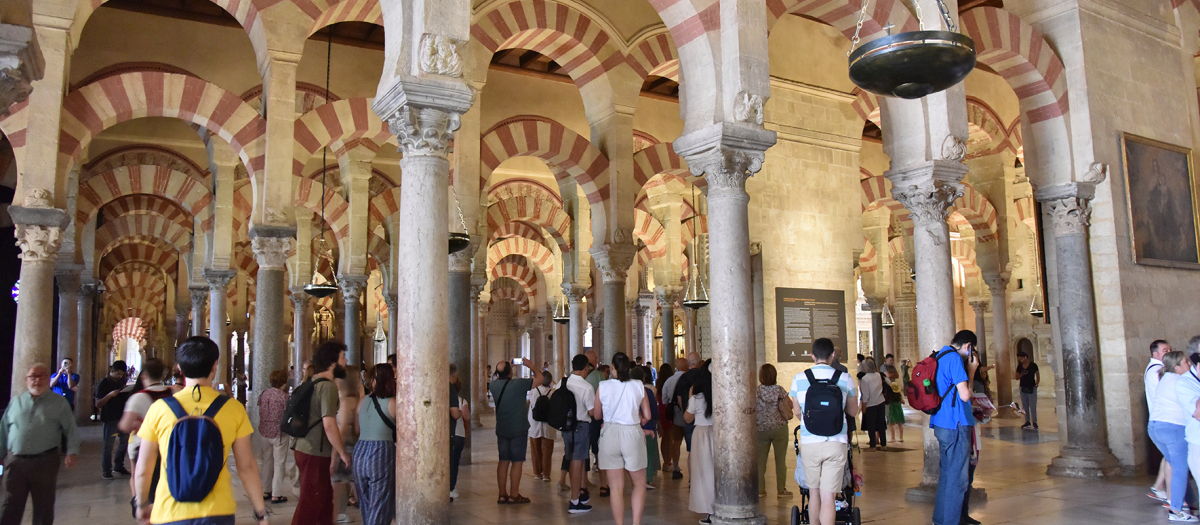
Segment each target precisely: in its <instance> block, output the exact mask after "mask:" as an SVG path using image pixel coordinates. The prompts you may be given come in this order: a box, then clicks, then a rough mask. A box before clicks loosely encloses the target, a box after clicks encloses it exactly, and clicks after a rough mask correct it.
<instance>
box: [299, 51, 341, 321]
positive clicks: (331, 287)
mask: <svg viewBox="0 0 1200 525" xmlns="http://www.w3.org/2000/svg"><path fill="white" fill-rule="evenodd" d="M327 31H329V33H328V37H327V38H326V41H325V45H326V48H325V101H326V102H329V65H330V63H331V62H332V56H331V55H332V53H333V31H332V30H331V29H327ZM328 153H329V147H328V146H325V147H322V148H321V234H320V235H321V247H320V248H319V253H318V257H317V264H316V266H315V267H314V268H313V279H312V282H311V283H308V284H306V285H304V293H306V294H308V295H311V296H313V297H316V298H317V299H320V298H322V297H329V296H330V295H333V294H335V293H337V292H338V287H337V285H335V284H333V283H331V282H329V281H328V280H326V281H325V282H322V283H318V282H317V276H318V275H321V261H322V260H324V259H326V258H328V260H329V265H330V268H331V269H332V268H333V255H332V253H331V252H332V250H328V249H327V248H326V247H325V231H326V224H325V175H326V173H327V171H328V170H326V169H325V166H326V164H325V163H326V162H327V161H328V159H327V157H326V155H327V154H328Z"/></svg>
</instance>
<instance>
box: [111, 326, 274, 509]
mask: <svg viewBox="0 0 1200 525" xmlns="http://www.w3.org/2000/svg"><path fill="white" fill-rule="evenodd" d="M220 354H221V350H220V349H219V348H218V347H217V344H216V343H214V342H212V340H211V339H209V338H207V337H201V336H196V337H191V338H188V339H187V340H186V341H184V342H183V343H182V344H180V345H179V349H178V350H176V353H175V362H176V363H177V364H178V366H179V370H180V371H181V372H183V375H184V377H185V378H186V383H185V386H184V389H183V390H182V391H180V392H179V393H177V394H175V395H174V396H173V397H174V399H176V400H177V401H178V402H179V404H180V405H182V407H183V409H184V410H185V411H186V412H187V413H188V414H203V413H204V412H205V411H206V410H208V407H209V405H211V404H212V403H213V401H214V400H216V399H217V397H219V396H221V395H222V394H220V393H219V392H217V391H216V390H214V389H213V387H212V383H213V378H215V377H216V375H217V366H218V363H217V360H218V358H219V357H220ZM177 420H178V418H177V417H176V416H175V414H174V413H173V412H172V410H171V408H169V407H168V406H167V403H166V402H165V401H163V400H158V401H155V402H154V403H153V404H152V405H150V410H149V411H147V412H146V419H145V420H143V421H142V426H141V428H140V429H139V430H138V437H139V438H141V439H142V445H141V449H140V450H139V452H138V462H137V467H136V470H135V472H134V476H136V482H135V487H136V490H137V517H138V522H139V523H141V524H143V525H145V524H148V523H154V524H160V523H170V524H171V525H198V524H204V525H233V523H234V518H233V516H234V513H235V511H236V510H237V500H236V499H234V497H233V483H232V480H231V479H230V474H229V469H228V468H226V467H225V465H219V466H217V468H220V469H221V474H220V476H219V477H218V478H217V482H216V485H214V486H213V488H212V491H210V492H209V493H208V495H207V496H206V497H205V498H204V499H203V500H201V501H197V502H181V501H177V500H176V499H175V497H174V496H173V495H172V494H171V490H170V488H169V486H168V483H166V482H165V481H164V482H161V483H159V484H158V489H157V490H156V492H155V496H154V501H153V502H151V501H150V500H149V492H150V482H151V477H152V474H153V470H154V463H155V461H157V460H158V457H159V454H160V453H162V454H166V453H167V451H168V450H169V449H170V447H171V434H172V432H173V431H174V429H175V428H176V425H175V423H176V421H177ZM213 420H214V421H215V422H216V425H217V427H218V428H220V430H221V438H222V441H224V445H225V457H229V452H230V451H231V450H232V451H233V460H234V462H236V463H237V473H238V478H239V479H241V481H242V488H243V489H245V492H246V498H248V499H249V500H250V504H251V505H252V506H253V507H254V517H255V520H256V522H257V523H259V524H260V525H261V524H266V523H267V509H266V506H265V505H264V503H263V492H262V481H261V480H260V479H259V477H258V463H257V462H256V461H255V460H254V451H253V450H252V448H251V446H250V435H251V434H253V433H254V428H253V427H251V426H250V418H249V417H247V416H246V409H245V408H242V405H241V403H232V402H231V403H226V404H225V405H224V406H223V407H221V410H220V411H219V412H217V413H216V415H215V416H214V417H213ZM169 469H170V466H169V464H168V461H166V460H164V461H163V462H162V467H161V470H160V473H159V474H160V477H161V478H163V479H164V480H166V479H167V477H168V472H169Z"/></svg>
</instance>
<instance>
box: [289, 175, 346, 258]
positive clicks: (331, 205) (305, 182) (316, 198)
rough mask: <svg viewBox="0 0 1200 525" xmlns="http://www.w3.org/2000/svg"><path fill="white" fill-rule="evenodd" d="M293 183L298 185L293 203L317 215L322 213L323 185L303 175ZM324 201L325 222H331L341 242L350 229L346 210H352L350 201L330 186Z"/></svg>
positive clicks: (335, 234)
mask: <svg viewBox="0 0 1200 525" xmlns="http://www.w3.org/2000/svg"><path fill="white" fill-rule="evenodd" d="M293 184H295V186H296V199H295V201H294V202H293V204H294V205H295V206H299V207H301V208H304V209H306V210H308V211H311V212H312V213H313V214H315V215H320V214H321V201H322V196H321V185H320V184H319V183H315V182H313V181H312V180H310V179H307V178H303V177H299V178H296V179H294V180H293ZM324 202H325V222H326V223H327V224H329V227H330V229H331V230H333V236H334V238H336V239H337V240H338V242H339V243H340V242H341V241H342V238H344V237H345V236H346V235H348V234H349V231H350V218H349V217H348V216H347V215H346V212H348V211H349V210H350V203H348V202H346V199H344V198H342V196H341V195H339V194H338V193H337V192H335V191H333V190H332V189H329V187H328V186H326V187H325V193H324Z"/></svg>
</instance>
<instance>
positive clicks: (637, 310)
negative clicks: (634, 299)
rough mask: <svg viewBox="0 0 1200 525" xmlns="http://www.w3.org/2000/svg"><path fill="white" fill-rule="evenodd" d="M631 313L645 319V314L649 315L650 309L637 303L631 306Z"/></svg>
mask: <svg viewBox="0 0 1200 525" xmlns="http://www.w3.org/2000/svg"><path fill="white" fill-rule="evenodd" d="M633 313H634V314H635V315H637V316H638V317H639V318H641V317H645V316H646V314H647V313H650V307H649V306H646V305H644V304H641V302H638V303H637V304H635V305H634V306H633Z"/></svg>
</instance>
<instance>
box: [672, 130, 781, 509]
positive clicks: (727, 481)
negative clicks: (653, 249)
mask: <svg viewBox="0 0 1200 525" xmlns="http://www.w3.org/2000/svg"><path fill="white" fill-rule="evenodd" d="M774 141H775V134H774V133H772V132H769V131H765V130H762V129H760V128H755V127H753V126H752V125H747V126H738V125H733V124H728V123H727V124H724V125H722V126H713V127H709V128H704V129H702V130H699V131H696V132H692V133H689V134H687V135H684V136H682V137H680V138H679V139H677V140H676V141H675V144H674V146H675V150H676V152H678V153H679V154H680V155H681V156H683V157H684V158H685V159H686V160H687V163H688V167H689V169H691V171H692V172H693V173H695V174H700V173H703V174H704V176H705V180H707V181H708V192H707V196H708V224H709V234H708V242H709V246H710V248H711V252H710V253H711V257H710V259H709V268H710V270H709V276H710V277H709V278H710V280H711V282H710V283H709V285H710V286H711V288H710V290H711V292H710V293H711V297H712V298H713V301H712V304H711V305H710V306H709V308H710V309H711V310H710V311H709V314H710V316H711V321H712V326H715V327H720V328H719V329H717V330H714V331H713V334H712V340H711V341H712V360H713V362H712V370H713V374H712V375H713V378H712V381H713V400H712V403H713V407H714V409H713V419H714V421H715V422H716V424H715V425H714V427H713V449H714V454H713V456H714V470H715V474H716V498H715V499H714V502H713V516H712V518H711V519H712V522H713V523H718V524H730V523H765V522H766V518H765V517H764V516H762V515H761V514H760V513H759V508H758V465H757V458H756V453H755V449H754V447H752V446H749V444H748V443H747V442H746V436H752V435H755V433H756V432H757V421H756V417H755V414H754V410H752V409H746V407H750V406H753V405H754V403H755V395H756V390H757V387H756V384H757V382H756V381H753V380H752V378H754V377H756V366H755V362H756V358H755V343H754V297H753V291H752V290H751V275H750V225H749V204H750V195H749V194H748V193H746V180H747V179H748V178H749V177H750V176H751V175H753V174H754V173H756V172H758V170H759V169H761V168H762V161H763V157H764V153H763V152H764V151H766V149H767V148H768V147H770V145H771V144H773V143H774ZM666 314H667V312H666V311H664V315H663V319H664V321H665V324H664V328H663V342H664V343H665V342H666V341H667V338H668V337H670V333H671V330H670V326H671V323H670V322H669V320H670V319H671V317H668V316H667V315H666Z"/></svg>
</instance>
